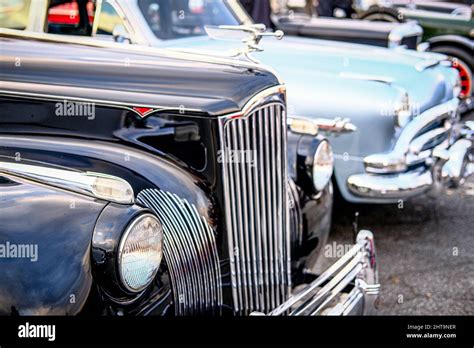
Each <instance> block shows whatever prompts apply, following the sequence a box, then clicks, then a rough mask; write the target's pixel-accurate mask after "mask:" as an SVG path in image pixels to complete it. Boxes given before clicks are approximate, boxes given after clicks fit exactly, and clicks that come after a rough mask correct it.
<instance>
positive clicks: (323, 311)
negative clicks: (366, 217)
mask: <svg viewBox="0 0 474 348" xmlns="http://www.w3.org/2000/svg"><path fill="white" fill-rule="evenodd" d="M348 289H349V291H347V290H348ZM379 291H380V285H379V284H378V274H377V265H376V255H375V245H374V238H373V235H372V233H371V232H369V231H365V230H362V231H360V232H359V234H358V235H357V241H356V244H355V245H354V246H353V247H352V249H351V250H350V251H349V252H348V253H346V254H345V255H344V256H342V257H341V258H340V259H339V260H338V261H337V262H335V263H334V264H333V265H332V266H331V267H329V268H328V269H327V270H326V271H325V272H323V273H322V274H321V275H320V276H319V277H318V278H316V279H315V280H314V281H313V282H312V283H310V284H308V285H306V286H305V287H304V288H303V289H302V290H299V291H298V292H297V293H294V294H293V295H292V296H291V297H290V298H289V299H288V300H287V301H286V302H284V303H283V304H281V305H280V306H278V307H277V308H275V309H274V310H273V311H271V312H270V313H268V314H264V313H260V312H253V313H252V315H269V316H279V315H290V316H309V315H311V316H312V315H371V314H374V313H375V310H376V305H377V299H378V295H379Z"/></svg>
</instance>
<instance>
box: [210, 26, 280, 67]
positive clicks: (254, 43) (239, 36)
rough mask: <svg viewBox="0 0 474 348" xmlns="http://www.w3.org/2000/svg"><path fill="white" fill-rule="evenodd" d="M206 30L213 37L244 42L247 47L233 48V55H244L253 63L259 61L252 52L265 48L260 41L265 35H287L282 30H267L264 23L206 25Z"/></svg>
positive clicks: (277, 36)
mask: <svg viewBox="0 0 474 348" xmlns="http://www.w3.org/2000/svg"><path fill="white" fill-rule="evenodd" d="M205 30H206V33H207V35H208V36H209V37H210V38H211V39H214V40H223V41H234V42H242V43H244V44H245V47H242V48H238V49H235V50H233V51H232V53H231V56H232V57H240V56H242V57H244V58H246V59H247V60H249V61H251V62H253V63H259V61H258V60H256V59H255V58H253V57H251V56H250V54H251V53H252V52H262V51H263V49H262V48H261V47H260V46H259V43H260V40H262V38H263V37H264V36H272V37H275V38H276V39H277V40H281V39H282V38H283V36H284V35H285V34H284V33H283V31H281V30H277V31H275V32H267V31H266V30H267V27H266V26H265V25H264V24H253V25H219V26H209V25H208V26H206V27H205Z"/></svg>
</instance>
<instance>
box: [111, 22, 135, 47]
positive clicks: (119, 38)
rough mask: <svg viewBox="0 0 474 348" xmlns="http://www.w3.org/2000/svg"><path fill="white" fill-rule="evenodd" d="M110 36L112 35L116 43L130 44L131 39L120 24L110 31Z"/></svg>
mask: <svg viewBox="0 0 474 348" xmlns="http://www.w3.org/2000/svg"><path fill="white" fill-rule="evenodd" d="M112 36H113V37H114V41H115V42H118V43H128V44H131V43H132V40H131V39H130V36H129V35H128V32H127V29H125V27H124V26H123V25H122V24H117V25H116V26H115V27H114V30H113V31H112Z"/></svg>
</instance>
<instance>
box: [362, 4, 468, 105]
mask: <svg viewBox="0 0 474 348" xmlns="http://www.w3.org/2000/svg"><path fill="white" fill-rule="evenodd" d="M367 3H370V6H369V8H367V10H366V11H362V12H361V13H360V15H359V17H360V18H361V19H365V20H371V21H394V20H395V19H393V16H392V15H388V14H387V13H386V12H387V11H386V10H385V7H386V6H390V9H392V10H394V11H395V14H396V20H397V21H398V20H416V21H417V22H418V23H419V24H420V25H421V26H422V27H423V31H424V35H423V40H424V41H426V42H427V43H429V50H430V51H432V52H439V53H444V54H447V55H449V56H451V57H454V58H456V59H457V62H456V68H457V69H458V70H459V72H460V74H461V78H462V84H463V86H462V87H463V90H462V94H463V95H464V96H465V97H468V98H471V99H472V93H473V87H472V78H473V72H474V58H473V57H474V18H473V11H474V7H472V6H469V5H465V4H454V3H449V2H441V1H439V2H438V1H436V2H429V1H420V0H409V1H403V0H396V1H393V2H389V3H388V4H387V3H386V2H382V3H379V2H378V1H368V2H367ZM381 13H383V14H382V15H381ZM471 106H472V105H471Z"/></svg>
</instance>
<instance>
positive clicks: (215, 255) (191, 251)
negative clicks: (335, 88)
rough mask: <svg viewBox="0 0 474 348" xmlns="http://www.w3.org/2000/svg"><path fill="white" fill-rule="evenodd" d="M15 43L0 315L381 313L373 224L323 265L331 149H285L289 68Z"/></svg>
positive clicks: (4, 155)
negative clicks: (317, 270)
mask: <svg viewBox="0 0 474 348" xmlns="http://www.w3.org/2000/svg"><path fill="white" fill-rule="evenodd" d="M0 44H1V46H2V59H1V61H0V67H1V70H0V71H1V79H2V87H1V91H0V109H1V112H2V117H1V119H0V197H2V198H1V199H0V221H1V223H0V294H1V296H0V313H1V314H3V315H10V314H21V315H75V314H95V315H99V314H100V315H103V314H106V315H149V314H157V315H195V314H223V315H226V314H238V315H245V314H251V313H255V312H258V313H263V314H269V315H282V314H293V315H309V314H344V315H345V314H362V313H373V310H374V308H375V307H374V306H375V303H374V301H375V300H376V298H377V294H378V291H379V285H378V283H377V270H376V260H375V249H374V241H373V237H372V234H371V233H370V232H368V231H360V233H359V234H358V237H357V241H356V244H355V245H354V247H353V248H352V249H351V251H350V252H349V253H348V254H346V255H345V256H343V257H342V258H341V259H340V260H338V261H337V262H336V263H335V264H334V265H332V266H331V267H330V268H329V269H328V270H327V271H326V272H324V273H323V274H322V275H321V276H319V277H318V276H317V275H316V274H314V273H312V272H311V270H312V269H314V265H315V263H316V261H317V259H318V255H317V253H318V252H319V251H320V250H321V248H320V243H321V240H320V239H319V238H324V237H325V236H324V235H321V230H326V229H327V226H326V225H327V224H329V220H328V219H329V218H330V215H331V203H332V200H331V194H332V187H331V184H330V181H329V177H330V172H332V168H331V167H332V153H331V149H330V147H329V145H328V143H327V140H325V139H324V138H323V137H322V136H309V135H302V134H291V137H290V140H287V131H286V130H287V125H286V102H285V87H284V85H282V84H281V81H280V80H279V79H278V78H277V77H276V76H275V75H274V74H273V73H271V72H270V71H268V70H266V69H265V68H263V67H262V66H259V65H255V64H252V63H246V62H237V61H235V60H229V59H228V60H225V59H218V58H213V59H210V58H209V57H205V56H197V55H193V54H184V53H172V52H163V51H162V50H156V49H151V48H148V49H146V50H143V49H142V48H141V47H139V46H129V47H124V46H123V45H120V44H114V43H111V44H108V45H101V46H100V47H93V46H94V44H92V43H91V41H89V42H84V40H81V38H72V37H69V38H68V37H64V36H57V35H50V34H34V33H33V34H29V33H26V32H22V31H18V30H8V29H2V30H1V31H0ZM287 152H288V154H290V155H289V156H287ZM244 155H245V156H244ZM288 157H289V158H291V160H290V161H289V162H288V160H287V158H288ZM328 173H329V176H328ZM324 182H325V183H324ZM319 184H322V185H323V186H318V185H319ZM303 245H304V246H303ZM318 250H319V251H318ZM294 289H298V290H297V293H293V292H294ZM290 295H292V296H290Z"/></svg>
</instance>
